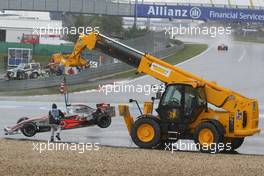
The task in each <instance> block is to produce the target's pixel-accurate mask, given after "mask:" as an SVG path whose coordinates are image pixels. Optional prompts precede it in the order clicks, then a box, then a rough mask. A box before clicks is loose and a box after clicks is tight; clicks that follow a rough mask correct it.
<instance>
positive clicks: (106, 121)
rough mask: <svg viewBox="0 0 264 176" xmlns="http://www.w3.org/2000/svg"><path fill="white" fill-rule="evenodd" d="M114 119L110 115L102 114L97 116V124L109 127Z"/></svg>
mask: <svg viewBox="0 0 264 176" xmlns="http://www.w3.org/2000/svg"><path fill="white" fill-rule="evenodd" d="M111 123H112V119H111V117H109V116H100V117H97V118H96V124H97V125H98V126H99V127H100V128H107V127H109V126H110V125H111Z"/></svg>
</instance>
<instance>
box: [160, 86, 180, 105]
mask: <svg viewBox="0 0 264 176" xmlns="http://www.w3.org/2000/svg"><path fill="white" fill-rule="evenodd" d="M181 89H182V86H175V85H173V86H169V87H168V89H167V91H166V93H165V95H164V98H163V100H162V102H161V104H162V105H163V106H173V107H176V106H177V107H180V106H181V98H182V93H181Z"/></svg>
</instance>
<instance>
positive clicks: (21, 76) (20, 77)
mask: <svg viewBox="0 0 264 176" xmlns="http://www.w3.org/2000/svg"><path fill="white" fill-rule="evenodd" d="M27 78H28V75H27V73H25V72H23V71H21V72H17V79H18V80H23V79H27Z"/></svg>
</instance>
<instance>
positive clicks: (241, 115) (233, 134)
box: [80, 33, 260, 152]
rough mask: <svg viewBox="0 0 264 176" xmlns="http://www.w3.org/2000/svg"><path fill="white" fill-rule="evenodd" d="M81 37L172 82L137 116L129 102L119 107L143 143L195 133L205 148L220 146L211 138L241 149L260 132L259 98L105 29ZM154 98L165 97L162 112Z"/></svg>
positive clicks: (136, 139)
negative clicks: (131, 44) (145, 50)
mask: <svg viewBox="0 0 264 176" xmlns="http://www.w3.org/2000/svg"><path fill="white" fill-rule="evenodd" d="M80 39H81V40H82V41H81V42H82V43H83V45H85V46H86V47H87V48H88V49H89V50H98V51H101V52H103V53H105V54H107V55H109V56H112V57H114V58H117V59H119V60H120V61H123V62H125V63H127V64H129V65H131V66H134V67H135V68H137V71H138V72H139V73H145V74H147V75H150V76H152V77H154V78H156V79H158V80H160V81H162V82H163V83H164V84H165V85H166V89H165V91H164V92H163V93H162V94H161V93H157V96H156V97H155V98H154V97H153V99H152V101H149V102H145V103H144V108H143V109H144V111H143V113H142V114H141V115H140V116H139V117H137V118H136V120H134V118H133V117H132V115H131V114H130V112H129V106H128V105H119V113H120V115H121V116H123V117H124V119H125V122H126V125H127V128H128V131H129V134H130V136H131V138H132V140H133V141H134V143H135V144H136V145H137V146H139V147H142V148H155V147H159V146H162V145H164V143H166V142H168V141H171V140H177V139H191V140H194V141H195V143H196V144H198V145H199V146H200V147H199V149H200V150H201V151H203V152H211V151H212V150H215V149H213V148H212V146H214V147H215V145H211V144H216V145H227V144H229V149H230V150H235V149H237V148H238V147H240V145H241V144H242V143H243V141H244V138H245V137H247V136H251V135H254V134H256V133H258V132H260V129H259V128H258V123H259V109H258V102H257V100H255V99H250V98H247V97H244V96H242V95H240V94H239V93H236V92H234V91H232V90H229V89H227V88H225V87H222V86H219V85H217V84H216V83H214V82H210V81H207V80H204V79H202V78H200V77H198V76H196V75H193V74H192V73H190V72H187V71H185V70H183V69H181V68H179V67H177V66H173V65H171V64H169V63H166V62H165V61H163V60H161V59H159V58H156V57H155V56H152V55H150V54H147V53H143V52H140V51H138V50H136V49H133V48H131V47H129V46H126V45H124V44H122V43H120V42H118V41H115V40H113V39H111V38H109V37H107V36H104V35H102V34H95V33H90V34H88V35H83V36H82V37H80ZM154 99H159V105H158V108H157V109H156V111H157V114H158V115H153V113H152V111H153V104H154V103H153V102H154ZM133 101H135V100H133V99H130V102H133ZM209 104H210V106H209ZM212 107H217V108H212ZM224 147H225V146H224ZM218 151H219V150H218Z"/></svg>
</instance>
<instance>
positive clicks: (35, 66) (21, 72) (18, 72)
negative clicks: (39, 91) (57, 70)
mask: <svg viewBox="0 0 264 176" xmlns="http://www.w3.org/2000/svg"><path fill="white" fill-rule="evenodd" d="M41 75H43V73H42V70H41V66H40V63H21V64H19V65H18V66H17V67H16V68H13V69H9V70H7V73H6V76H7V78H8V79H9V80H10V79H17V80H21V79H29V78H30V79H37V78H38V77H39V76H41Z"/></svg>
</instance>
